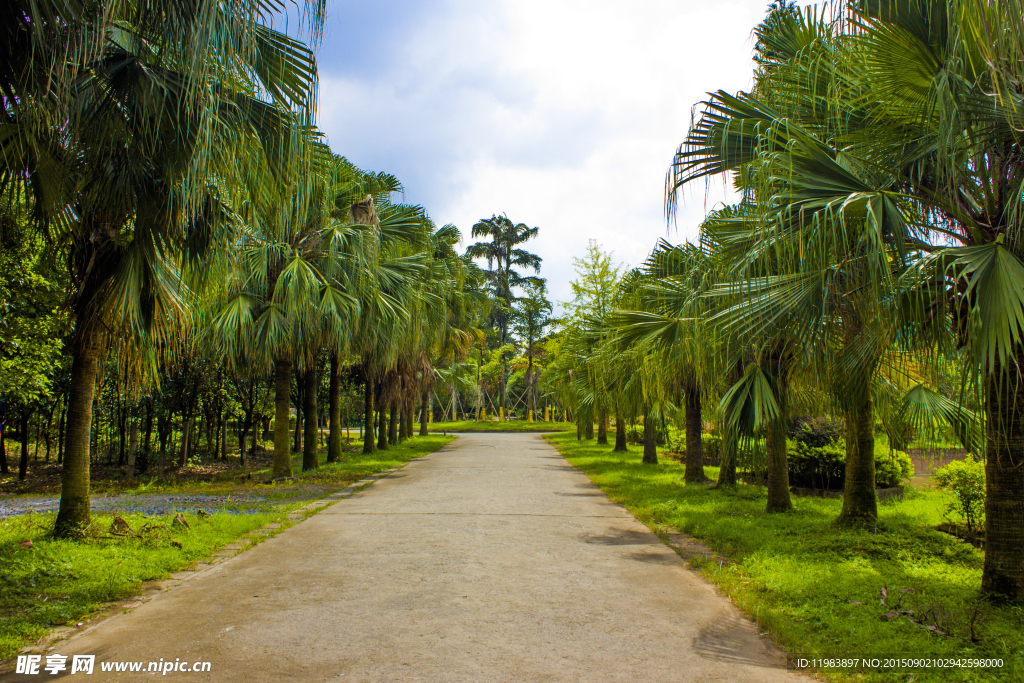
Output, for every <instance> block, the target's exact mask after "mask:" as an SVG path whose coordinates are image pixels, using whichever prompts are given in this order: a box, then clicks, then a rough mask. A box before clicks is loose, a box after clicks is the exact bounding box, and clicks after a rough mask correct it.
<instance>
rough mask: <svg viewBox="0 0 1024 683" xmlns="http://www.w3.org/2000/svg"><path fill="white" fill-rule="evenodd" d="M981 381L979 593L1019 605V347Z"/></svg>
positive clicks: (1023, 489) (1022, 539)
mask: <svg viewBox="0 0 1024 683" xmlns="http://www.w3.org/2000/svg"><path fill="white" fill-rule="evenodd" d="M1015 352H1016V353H1015V356H1016V358H1013V359H1011V361H1010V364H1009V366H1008V367H1007V368H1006V370H1005V371H1004V372H1002V373H1000V372H999V371H996V372H994V373H993V375H994V376H992V377H990V378H989V379H988V382H987V386H986V387H985V390H986V401H985V410H986V420H985V432H986V434H985V440H986V444H985V445H986V449H985V453H986V456H985V566H984V569H983V570H982V574H981V590H982V591H983V592H984V593H986V594H987V595H988V596H989V597H990V598H991V599H992V600H994V601H997V602H1002V601H1006V600H1011V601H1013V600H1016V601H1024V399H1022V396H1024V391H1022V386H1021V382H1022V381H1024V370H1022V364H1024V349H1022V348H1020V347H1017V348H1016V349H1015Z"/></svg>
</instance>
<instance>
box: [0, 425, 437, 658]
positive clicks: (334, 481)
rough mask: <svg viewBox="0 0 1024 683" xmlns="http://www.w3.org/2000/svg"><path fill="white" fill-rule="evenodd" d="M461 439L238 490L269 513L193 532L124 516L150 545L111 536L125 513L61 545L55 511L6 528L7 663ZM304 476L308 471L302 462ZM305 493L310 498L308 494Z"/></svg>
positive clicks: (417, 442) (198, 520) (230, 518)
mask: <svg viewBox="0 0 1024 683" xmlns="http://www.w3.org/2000/svg"><path fill="white" fill-rule="evenodd" d="M452 439H454V437H446V436H441V435H434V436H427V437H417V438H415V439H412V440H411V441H406V442H405V443H402V444H399V445H398V446H393V447H391V448H390V449H389V450H387V451H378V452H376V453H373V454H370V455H362V454H353V453H349V454H346V459H345V461H344V462H340V463H331V464H324V465H322V466H321V467H320V468H319V469H317V470H312V471H310V472H300V473H299V474H298V475H297V477H296V479H297V481H296V482H294V483H293V484H289V485H279V486H271V485H266V484H262V483H255V484H249V485H246V486H244V487H238V486H237V484H236V485H233V486H234V488H233V489H232V490H231V491H232V492H235V493H239V492H242V493H257V494H260V495H261V496H263V497H265V498H266V499H267V500H269V501H270V505H268V509H267V510H266V511H256V512H252V511H250V512H249V514H232V513H231V512H229V511H221V512H214V513H213V514H210V515H208V516H201V515H199V514H198V513H185V514H184V517H185V519H186V521H187V522H188V525H189V526H188V528H185V527H183V526H180V525H174V524H173V517H174V515H166V516H162V517H153V516H149V517H146V516H143V515H129V514H122V515H121V516H122V518H123V519H124V520H125V521H126V522H127V523H128V525H129V526H130V527H131V528H132V529H133V530H135V531H138V530H140V529H142V528H144V526H145V525H149V530H148V531H145V532H143V533H141V537H134V536H120V537H119V536H114V535H112V534H110V533H109V531H108V530H109V529H110V527H111V523H112V521H113V519H114V514H115V513H95V514H94V515H93V524H92V527H91V528H90V534H89V535H88V536H87V537H86V538H84V539H82V540H76V541H69V540H61V539H55V538H53V537H52V535H51V529H52V527H53V520H54V515H53V514H52V513H51V514H36V515H22V516H17V517H10V518H8V519H5V520H0V660H3V659H10V658H12V657H14V656H15V655H16V654H17V653H18V651H19V650H21V649H22V648H23V647H25V646H26V645H28V644H29V643H31V642H33V641H35V640H37V639H39V638H41V637H42V636H44V635H46V633H47V632H49V631H50V630H51V629H52V628H55V627H58V626H63V625H74V624H76V623H78V622H79V621H82V620H85V619H87V618H88V616H89V615H90V614H92V613H93V612H95V611H96V610H98V609H101V608H102V607H103V606H104V604H105V603H109V602H111V601H114V600H120V599H123V598H126V597H129V596H131V595H134V594H137V593H139V592H141V591H142V589H143V586H144V584H145V583H146V582H148V581H153V580H159V579H164V578H166V577H168V576H169V575H171V574H173V573H174V572H177V571H180V570H182V569H186V568H189V567H193V566H195V564H196V563H197V562H199V561H201V560H204V559H206V558H208V557H210V556H211V555H212V554H213V553H215V552H216V551H217V550H219V549H220V548H222V547H223V546H225V545H227V544H228V543H231V542H233V541H235V540H236V539H238V538H239V537H241V536H244V535H246V534H248V533H250V532H252V531H255V530H256V529H259V528H260V527H262V526H264V525H265V524H268V523H270V522H280V523H281V525H282V527H281V528H282V529H283V528H285V527H286V526H287V525H288V521H287V519H286V517H285V516H286V515H287V514H288V513H289V512H291V511H292V510H294V509H296V508H297V507H299V506H301V505H303V504H305V503H306V502H308V500H309V499H310V497H314V498H319V497H322V496H323V495H326V492H328V491H330V490H336V489H338V488H343V487H345V486H347V485H348V484H350V483H352V482H354V481H357V480H359V479H362V478H363V477H365V476H367V475H370V474H373V473H375V472H380V471H382V470H386V469H390V468H392V467H395V466H397V465H400V464H402V463H405V462H408V461H409V460H411V459H412V458H416V457H419V456H422V455H425V454H427V453H430V452H432V451H436V450H437V449H438V448H440V447H442V446H444V445H445V444H447V443H449V442H450V441H452ZM297 471H301V462H300V463H299V464H298V470H297ZM261 474H265V473H261ZM225 486H226V484H225V483H224V482H200V483H197V484H193V485H191V486H189V485H186V484H182V483H180V482H178V483H174V484H171V485H168V486H166V487H161V486H160V485H159V484H158V483H156V482H154V483H153V484H152V485H150V486H145V485H143V486H141V487H140V489H136V491H140V492H145V493H147V494H152V493H176V494H179V493H203V494H206V493H220V492H225V491H226V489H225V488H224V487H225ZM296 489H300V490H299V491H297V490H296ZM302 491H305V492H308V494H307V495H302ZM123 493H131V492H130V491H128V492H123ZM296 494H298V495H296ZM274 501H279V502H277V503H276V504H275V503H274Z"/></svg>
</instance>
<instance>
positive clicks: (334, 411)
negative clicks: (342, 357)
mask: <svg viewBox="0 0 1024 683" xmlns="http://www.w3.org/2000/svg"><path fill="white" fill-rule="evenodd" d="M329 393H330V428H329V429H330V432H329V434H330V435H329V436H328V439H327V462H341V440H342V435H341V363H339V362H338V355H337V354H335V353H332V354H331V383H330V390H329Z"/></svg>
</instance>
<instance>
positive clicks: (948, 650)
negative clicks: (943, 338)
mask: <svg viewBox="0 0 1024 683" xmlns="http://www.w3.org/2000/svg"><path fill="white" fill-rule="evenodd" d="M546 438H547V439H548V440H549V441H550V442H551V443H552V444H553V445H554V446H555V447H557V448H558V449H559V451H561V452H562V454H563V455H565V457H566V458H567V459H568V460H569V461H570V462H571V463H572V464H574V465H576V466H577V467H579V468H580V469H581V470H583V471H584V472H585V473H586V474H587V475H588V476H589V477H590V478H591V479H592V480H593V481H594V483H595V484H597V485H598V486H600V487H601V489H602V490H604V491H605V492H606V493H607V494H608V495H609V497H610V498H612V500H615V501H617V502H619V503H621V504H622V505H624V506H626V507H627V508H628V509H629V510H630V511H631V512H633V514H635V515H636V516H637V518H638V519H640V520H641V521H643V522H644V523H646V524H648V525H650V526H651V527H653V528H658V527H660V526H666V527H670V528H674V529H677V530H679V531H682V532H685V533H688V534H690V535H692V536H694V537H696V538H699V539H701V540H703V541H704V542H705V543H707V544H708V545H709V546H711V547H712V548H713V549H714V550H715V551H716V552H718V553H719V555H721V556H722V558H723V560H722V562H721V563H718V562H708V563H703V565H702V566H701V570H702V573H703V574H704V576H705V577H706V578H708V579H709V580H711V581H713V582H714V583H715V584H717V585H718V586H720V587H721V588H722V589H723V590H724V591H725V592H726V593H727V594H728V595H729V596H730V597H731V598H732V599H733V600H734V601H735V602H736V604H738V605H739V606H740V607H741V608H743V609H744V610H745V611H746V612H747V613H749V614H750V615H751V616H752V617H754V618H755V619H756V620H757V621H758V622H759V623H760V624H761V626H762V627H763V628H764V629H766V630H767V631H769V632H770V633H771V634H772V635H773V637H774V638H775V639H776V640H777V642H779V643H780V644H781V645H782V646H783V647H784V648H785V649H786V650H787V651H788V652H789V653H790V655H791V656H793V657H807V658H808V659H813V658H821V657H864V656H867V655H874V656H896V657H916V658H920V657H967V658H992V657H995V658H1002V659H1003V660H1004V664H1005V665H1006V668H1004V669H1002V670H992V669H988V670H983V669H972V670H965V669H944V670H938V669H930V670H929V669H924V670H922V669H916V670H913V671H911V670H909V669H900V668H898V667H897V668H896V669H887V670H884V671H883V670H872V669H870V668H869V669H864V670H863V671H861V672H859V673H853V672H851V671H847V672H834V671H833V672H828V671H826V672H823V673H824V675H825V676H826V677H828V678H832V679H834V680H842V681H847V680H850V681H852V680H857V681H879V682H880V681H909V680H916V681H964V680H970V681H1007V680H1018V681H1019V680H1024V678H1022V675H1024V609H1022V607H1020V606H1014V607H994V606H991V605H988V604H987V603H985V602H983V601H981V600H979V595H978V593H979V587H980V583H981V567H982V562H983V555H982V553H981V552H979V551H978V550H976V549H975V548H974V547H973V546H971V545H968V544H966V543H964V542H962V541H959V540H957V539H955V538H953V537H951V536H948V535H946V534H943V533H941V532H938V531H935V530H934V526H935V525H936V524H938V523H939V522H941V521H943V512H944V510H945V509H946V505H947V503H948V498H947V496H946V494H944V493H942V492H933V491H927V492H919V491H913V490H911V491H909V492H908V495H907V497H906V499H904V500H903V501H893V502H891V503H885V504H881V505H880V506H879V511H880V527H879V530H878V532H877V533H875V532H872V531H871V530H854V529H841V528H839V527H837V526H836V525H835V524H834V520H835V518H836V517H837V516H838V514H839V510H840V507H841V504H842V503H841V501H839V500H835V499H822V498H796V497H794V499H793V503H794V506H795V508H796V509H795V510H794V511H793V512H790V513H785V514H773V515H768V514H766V513H765V512H764V507H765V494H764V491H763V490H762V489H758V488H756V487H753V486H742V485H741V486H740V487H739V488H738V489H737V490H736V491H733V492H727V491H717V490H714V489H712V488H711V487H709V486H706V485H697V486H685V485H684V484H683V482H682V476H683V469H684V468H683V465H681V464H680V463H677V462H675V461H671V460H662V463H661V464H659V465H654V466H651V465H643V464H642V463H641V462H640V457H641V452H640V451H641V449H639V448H634V449H631V451H630V452H629V453H627V454H619V453H612V452H611V447H610V446H597V445H596V444H595V443H594V442H593V441H589V442H588V441H584V442H578V441H577V440H576V435H575V434H552V435H548V436H547V437H546ZM705 470H706V474H707V475H708V476H709V477H711V478H714V477H715V476H717V468H711V467H708V468H705ZM883 587H886V588H887V592H888V598H887V599H886V604H885V605H881V604H879V603H880V599H881V591H882V588H883ZM907 589H909V591H907V592H904V591H905V590H907ZM894 610H897V611H899V610H913V614H912V615H909V616H911V617H912V618H915V619H917V620H919V621H921V622H922V623H923V624H924V625H925V626H935V627H936V628H937V629H938V630H940V631H942V632H943V633H945V634H946V635H937V634H935V633H933V632H931V631H929V630H927V629H926V628H924V627H922V626H920V625H918V624H915V623H913V622H912V621H910V620H909V619H908V618H907V616H903V615H900V616H897V617H895V618H891V619H886V618H885V617H884V615H886V614H888V613H890V612H892V611H894ZM975 615H977V618H976V621H975V628H974V631H975V636H976V637H977V638H978V640H979V642H977V643H972V642H971V628H970V621H971V618H972V617H974V616H975ZM911 673H912V674H913V678H909V677H908V676H909V675H910V674H911Z"/></svg>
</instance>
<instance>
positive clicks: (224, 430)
mask: <svg viewBox="0 0 1024 683" xmlns="http://www.w3.org/2000/svg"><path fill="white" fill-rule="evenodd" d="M220 459H221V460H227V459H228V415H227V413H224V414H222V415H221V419H220Z"/></svg>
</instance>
